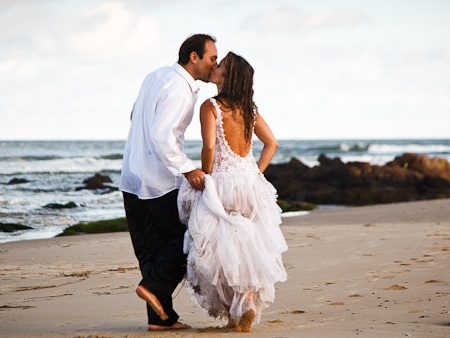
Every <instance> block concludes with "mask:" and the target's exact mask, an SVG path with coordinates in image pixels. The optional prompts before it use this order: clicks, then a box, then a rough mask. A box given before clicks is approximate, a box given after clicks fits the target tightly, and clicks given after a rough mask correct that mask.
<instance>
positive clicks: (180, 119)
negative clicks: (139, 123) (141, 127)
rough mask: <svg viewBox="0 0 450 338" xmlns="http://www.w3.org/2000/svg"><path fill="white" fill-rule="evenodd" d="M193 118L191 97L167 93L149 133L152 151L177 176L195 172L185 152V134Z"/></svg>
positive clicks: (161, 100)
mask: <svg viewBox="0 0 450 338" xmlns="http://www.w3.org/2000/svg"><path fill="white" fill-rule="evenodd" d="M192 115H193V107H192V100H190V98H189V96H186V95H180V94H176V95H173V94H172V95H170V94H168V93H167V92H166V93H165V94H164V95H162V97H161V98H160V100H159V102H158V105H157V107H156V114H155V117H154V118H155V121H154V123H153V124H152V130H150V132H149V135H150V140H149V142H151V144H152V146H153V147H152V148H153V149H154V150H155V152H156V154H157V155H158V157H159V158H160V159H161V161H162V162H163V163H164V165H165V166H166V167H167V168H168V169H169V170H170V171H171V172H172V173H173V174H174V175H175V176H182V175H183V174H184V173H187V172H189V171H192V170H194V169H196V166H195V165H194V163H193V162H192V160H190V159H189V158H188V156H187V155H186V154H185V153H184V151H183V144H184V133H185V131H186V128H187V127H188V125H189V123H190V122H191V120H192Z"/></svg>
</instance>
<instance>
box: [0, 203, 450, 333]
mask: <svg viewBox="0 0 450 338" xmlns="http://www.w3.org/2000/svg"><path fill="white" fill-rule="evenodd" d="M282 230H283V233H284V235H285V237H286V239H287V242H288V245H289V251H287V252H286V253H285V254H284V255H283V260H284V263H285V266H286V269H287V271H288V280H287V281H286V282H284V283H280V284H277V296H276V300H275V303H274V304H272V305H271V306H270V307H269V308H268V309H266V310H265V311H264V312H263V315H262V318H261V323H260V324H258V325H255V326H253V327H252V331H251V332H250V333H239V334H238V333H236V332H234V331H232V330H229V329H228V330H227V329H224V328H223V326H224V325H225V324H226V323H225V322H223V321H218V320H214V319H211V318H209V317H208V316H207V315H206V313H205V312H203V311H202V310H201V309H200V308H199V307H198V306H197V305H196V304H195V303H193V301H192V300H191V299H190V296H189V293H188V292H187V291H186V288H185V287H184V286H183V285H180V286H179V287H178V289H177V290H176V292H175V293H174V297H175V298H174V303H175V309H176V310H177V311H178V313H179V314H180V320H181V321H183V322H185V323H187V324H189V325H192V329H189V330H183V331H171V332H148V331H147V330H146V314H145V303H144V302H143V301H142V300H140V299H139V298H138V297H137V296H136V295H135V293H134V290H135V288H136V286H137V283H138V282H139V280H140V273H139V269H138V267H137V260H136V258H135V257H134V254H133V251H132V246H131V241H130V238H129V234H128V233H112V234H99V235H86V236H83V235H80V236H71V237H57V238H50V239H36V240H28V241H18V242H10V243H4V244H0V260H1V264H0V336H1V337H92V338H93V337H102V338H103V337H105V338H106V337H128V338H131V337H217V336H219V337H220V336H223V337H235V336H243V337H308V338H310V337H312V338H315V337H426V338H439V337H442V338H444V337H449V336H450V304H449V302H450V199H438V200H429V201H420V202H408V203H396V204H384V205H373V206H364V207H348V208H330V209H318V210H314V211H312V212H310V213H309V214H308V215H305V216H293V217H285V218H284V222H283V225H282Z"/></svg>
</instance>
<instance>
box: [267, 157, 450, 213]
mask: <svg viewBox="0 0 450 338" xmlns="http://www.w3.org/2000/svg"><path fill="white" fill-rule="evenodd" d="M318 161H319V165H317V166H315V167H312V168H310V167H308V166H306V165H304V164H303V163H301V162H300V161H299V160H297V159H291V161H290V162H288V163H282V164H272V165H270V166H269V167H268V168H267V170H266V172H265V176H266V177H267V179H268V180H269V181H270V182H272V184H273V185H274V186H275V188H276V189H277V190H278V195H279V198H280V199H282V200H285V201H290V203H293V202H299V201H303V202H308V203H314V204H332V205H369V204H378V203H393V202H405V201H415V200H427V199H436V198H448V197H450V162H449V161H448V160H447V159H444V158H438V157H435V158H429V157H428V156H426V155H420V154H412V153H405V154H403V155H402V156H399V157H396V158H395V159H394V160H393V161H391V162H389V163H386V164H385V165H383V166H380V165H371V164H369V163H365V162H348V163H344V162H342V161H341V159H340V158H338V157H337V158H328V157H327V156H325V155H323V154H322V155H320V156H319V158H318Z"/></svg>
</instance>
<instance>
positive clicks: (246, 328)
mask: <svg viewBox="0 0 450 338" xmlns="http://www.w3.org/2000/svg"><path fill="white" fill-rule="evenodd" d="M255 317H256V314H255V311H253V310H248V311H247V312H246V313H244V314H243V315H242V317H241V319H239V323H238V325H237V326H236V332H250V327H251V326H252V323H253V320H254V319H255Z"/></svg>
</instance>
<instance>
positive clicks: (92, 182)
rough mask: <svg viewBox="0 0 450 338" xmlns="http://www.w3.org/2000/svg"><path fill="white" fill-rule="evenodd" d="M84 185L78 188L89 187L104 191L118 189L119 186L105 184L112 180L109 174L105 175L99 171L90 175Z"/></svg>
mask: <svg viewBox="0 0 450 338" xmlns="http://www.w3.org/2000/svg"><path fill="white" fill-rule="evenodd" d="M83 183H84V186H83V187H77V188H76V190H82V189H89V190H102V192H103V193H107V192H111V191H116V190H118V188H117V187H113V186H110V185H105V183H112V180H111V178H110V177H109V176H105V175H102V174H99V173H96V174H95V175H94V176H92V177H89V178H87V179H85V180H84V181H83Z"/></svg>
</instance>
